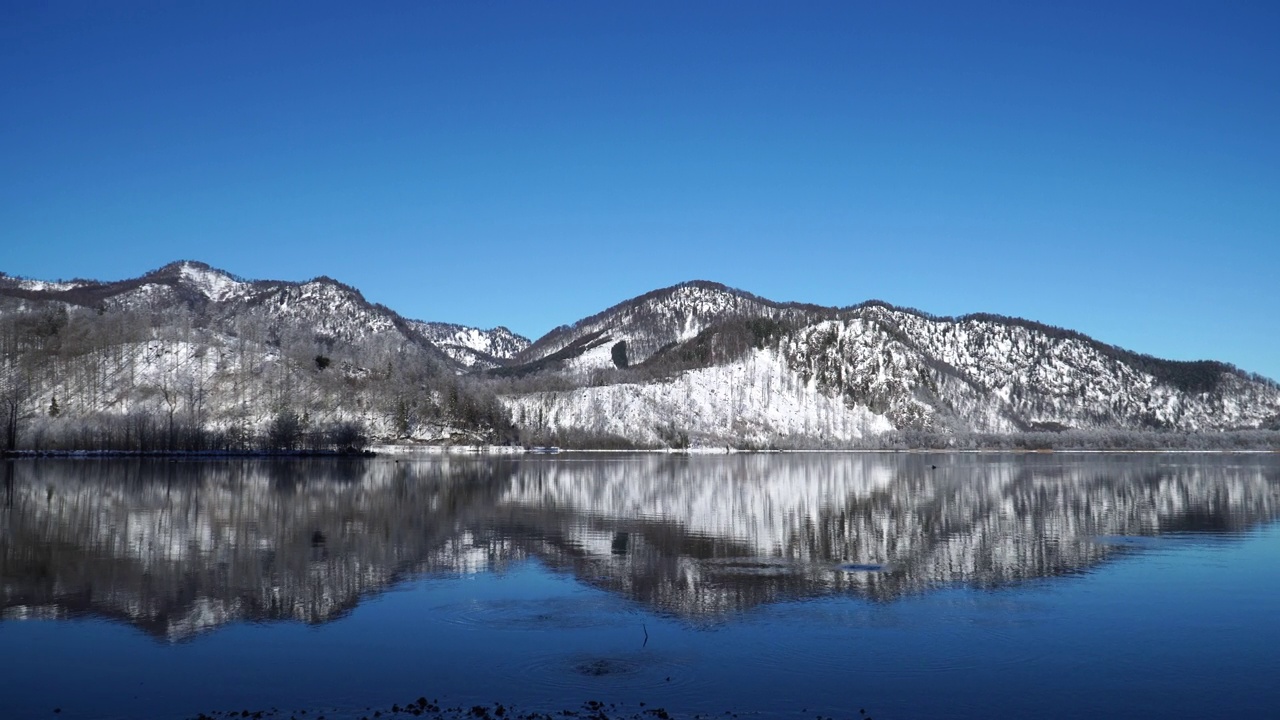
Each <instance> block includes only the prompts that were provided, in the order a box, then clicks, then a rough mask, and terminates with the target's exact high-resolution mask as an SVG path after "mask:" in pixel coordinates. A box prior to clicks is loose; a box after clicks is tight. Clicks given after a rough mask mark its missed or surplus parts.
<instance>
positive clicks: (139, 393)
mask: <svg viewBox="0 0 1280 720" xmlns="http://www.w3.org/2000/svg"><path fill="white" fill-rule="evenodd" d="M0 349H2V350H3V351H4V354H3V366H2V367H0V371H2V373H3V374H0V383H3V384H0V390H2V392H3V395H0V399H2V400H4V404H0V408H5V409H6V413H5V422H4V427H5V428H6V430H7V431H9V432H7V433H6V438H5V439H6V441H7V442H6V445H7V446H12V447H19V446H21V447H27V448H76V447H85V446H91V447H114V448H131V449H144V448H146V449H176V448H179V447H182V448H188V449H200V448H205V447H227V448H231V447H247V446H254V445H257V446H285V447H316V448H320V447H346V446H349V445H351V444H352V442H350V441H352V440H354V439H358V438H361V437H363V438H370V439H374V440H380V441H410V442H466V443H504V442H516V441H519V442H524V443H526V444H530V443H533V444H560V445H567V446H597V447H633V446H653V447H662V446H668V447H684V446H688V445H698V446H710V447H724V446H726V445H727V446H733V447H745V448H764V447H811V448H812V447H832V448H840V447H880V446H899V445H903V444H906V445H920V444H930V445H932V444H937V443H941V444H946V445H952V446H964V445H965V444H966V443H967V444H975V443H982V442H989V440H986V439H979V440H975V439H974V438H975V437H978V436H984V437H985V436H987V435H990V436H1007V435H1010V434H1021V435H1022V436H1024V437H1027V436H1026V433H1028V432H1039V433H1058V434H1059V437H1063V436H1062V435H1061V434H1062V433H1064V432H1068V431H1069V432H1075V433H1093V435H1087V436H1086V441H1084V442H1086V444H1087V443H1095V444H1106V443H1110V442H1112V439H1111V438H1109V437H1107V436H1106V435H1105V434H1106V433H1133V432H1139V431H1141V432H1163V433H1166V436H1168V435H1169V433H1168V432H1167V431H1175V432H1178V433H1190V432H1195V433H1203V432H1218V431H1227V430H1266V429H1272V430H1275V429H1280V386H1277V384H1276V383H1275V382H1273V381H1271V380H1268V379H1266V378H1263V377H1260V376H1257V375H1252V374H1249V373H1246V372H1243V371H1241V370H1238V369H1236V368H1234V367H1232V366H1230V365H1227V364H1224V363H1220V362H1214V361H1198V362H1181V361H1170V360H1161V359H1157V358H1153V357H1150V356H1146V355H1141V354H1138V353H1135V352H1131V351H1128V350H1125V349H1122V348H1117V347H1115V346H1111V345H1107V344H1105V343H1101V342H1098V341H1096V340H1093V339H1091V338H1089V337H1087V336H1085V335H1082V334H1080V333H1077V332H1073V331H1070V330H1064V329H1061V328H1055V327H1051V326H1046V325H1042V324H1039V323H1035V322H1031V321H1027V320H1022V319H1017V318H1008V317H1002V316H996V315H985V314H979V315H967V316H962V317H937V316H933V315H929V314H927V313H923V312H920V311H917V310H912V309H908V308H899V307H895V306H892V305H889V304H886V303H882V302H877V301H869V302H864V303H862V304H859V305H852V306H848V307H842V308H834V307H821V306H816V305H807V304H802V303H784V302H775V301H772V300H768V299H765V298H761V297H757V296H755V295H752V294H750V293H747V292H743V291H741V290H735V289H733V288H729V287H726V286H724V285H719V284H716V283H711V282H705V281H696V282H689V283H683V284H680V285H676V286H673V287H669V288H663V289H660V290H655V291H653V292H650V293H646V294H644V295H641V296H639V297H636V298H633V299H630V300H627V301H624V302H622V303H619V304H617V305H615V306H613V307H611V308H608V309H606V310H604V311H602V312H600V313H598V314H596V315H593V316H591V317H587V318H584V319H582V320H580V321H578V322H576V323H574V324H572V325H565V326H561V327H558V328H556V329H554V330H552V331H551V332H549V333H547V334H546V335H545V336H543V337H541V338H539V339H538V340H536V341H533V342H530V341H529V339H527V338H524V337H522V336H520V335H517V334H515V333H513V332H511V331H510V330H508V329H506V328H504V327H498V328H494V329H492V330H480V329H477V328H470V327H466V326H462V325H455V324H450V323H446V322H425V321H420V320H413V319H407V318H404V317H402V316H400V315H399V314H397V313H396V312H394V311H393V310H391V309H389V308H386V307H384V306H381V305H377V304H373V303H370V302H368V301H367V300H366V299H365V298H364V296H363V295H362V294H361V293H360V292H359V291H358V290H356V289H355V288H352V287H350V286H347V285H344V284H342V283H340V282H338V281H336V280H333V279H331V278H327V277H319V278H315V279H313V280H310V281H307V282H284V281H268V280H246V279H243V278H239V277H237V276H234V275H232V274H230V273H227V272H224V271H221V270H217V269H215V268H212V267H209V266H208V265H205V264H203V263H197V262H178V263H172V264H170V265H166V266H165V267H162V268H159V269H157V270H155V271H152V272H150V273H147V274H145V275H143V276H141V277H138V278H134V279H130V280H122V281H115V282H98V281H90V280H73V281H69V282H45V281H38V280H27V279H21V278H14V277H8V276H4V275H0ZM19 429H21V433H22V435H23V439H22V440H21V441H19V440H18V438H17V437H16V435H15V434H14V433H17V432H18V431H19ZM1268 437H1270V436H1268ZM1248 442H1251V443H1254V444H1256V442H1257V440H1256V439H1252V440H1249V441H1248ZM1263 443H1264V444H1265V443H1272V444H1274V438H1272V439H1267V438H1263Z"/></svg>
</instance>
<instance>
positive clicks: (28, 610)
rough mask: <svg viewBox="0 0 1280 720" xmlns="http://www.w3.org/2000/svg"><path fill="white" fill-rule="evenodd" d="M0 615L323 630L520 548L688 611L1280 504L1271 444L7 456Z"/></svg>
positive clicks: (1032, 574)
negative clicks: (1166, 449) (1045, 451)
mask: <svg viewBox="0 0 1280 720" xmlns="http://www.w3.org/2000/svg"><path fill="white" fill-rule="evenodd" d="M3 473H4V478H5V486H4V498H3V500H4V504H3V510H0V603H2V607H3V614H2V615H0V617H3V619H5V620H12V619H20V618H28V617H54V618H57V617H68V616H76V615H83V614H91V615H95V616H104V617H110V618H118V619H121V620H124V621H127V622H129V623H132V624H134V625H136V626H137V627H139V628H141V629H143V630H144V631H146V632H148V633H150V634H153V635H155V636H157V637H163V638H168V639H172V640H180V639H184V638H187V637H190V636H193V635H195V634H197V633H199V632H201V631H204V630H208V629H211V628H215V627H218V626H220V625H223V624H225V623H229V622H235V621H258V620H275V619H296V620H301V621H304V622H308V623H322V622H326V621H328V620H332V619H334V618H336V617H339V616H341V615H342V614H344V613H345V612H347V611H349V610H350V609H352V608H353V607H355V606H356V605H357V604H358V603H359V602H360V600H361V599H362V598H363V597H366V596H369V595H370V594H374V593H377V592H380V591H382V590H384V589H386V588H388V587H390V586H392V585H394V584H395V583H397V582H399V581H401V580H402V579H404V578H407V577H410V576H414V575H420V574H439V573H446V574H458V573H476V572H489V571H501V570H502V569H503V568H504V567H505V566H507V565H509V564H511V563H516V562H521V561H524V560H526V559H529V558H534V559H537V560H538V561H539V562H541V563H543V564H545V565H546V566H548V567H550V568H552V569H555V570H560V571H567V572H571V573H572V574H573V575H574V576H576V577H577V578H578V579H579V581H581V582H584V583H589V584H591V585H595V586H598V587H601V588H604V589H607V590H609V591H610V592H613V593H617V594H619V595H622V596H624V597H627V598H630V599H632V600H635V601H638V602H640V603H643V604H645V605H648V606H650V607H652V608H654V609H656V610H658V611H661V612H666V613H670V614H674V615H676V616H678V617H681V618H685V619H686V620H692V621H697V622H707V621H715V620H717V619H719V618H722V617H725V616H727V615H731V614H733V613H740V612H742V611H744V610H747V609H750V608H752V607H755V606H758V605H760V604H763V603H769V602H773V601H779V600H789V599H796V598H803V597H813V596H821V595H828V594H833V593H843V594H851V595H854V596H859V597H863V598H866V599H870V600H873V601H891V600H893V599H894V598H897V597H900V596H902V595H904V594H913V593H920V592H925V591H927V590H929V589H930V588H932V587H936V586H939V585H944V584H953V583H964V584H968V585H971V586H975V587H994V586H1000V585H1004V584H1008V583H1014V582H1019V581H1024V580H1029V579H1035V578H1044V577H1050V576H1056V575H1064V574H1071V573H1078V572H1083V571H1086V570H1088V569H1089V568H1090V567H1092V566H1094V565H1096V564H1098V563H1099V562H1102V561H1104V560H1106V559H1107V558H1108V557H1111V556H1115V555H1117V554H1120V553H1127V552H1135V551H1137V552H1141V551H1142V550H1143V549H1144V547H1147V546H1149V545H1150V542H1145V541H1141V540H1135V539H1136V538H1155V537H1157V536H1162V535H1168V534H1170V533H1201V532H1209V533H1215V534H1227V535H1229V534H1232V533H1238V532H1241V531H1244V530H1247V529H1249V528H1251V527H1254V526H1256V525H1258V524H1260V523H1263V522H1268V521H1271V520H1274V519H1276V517H1277V516H1280V458H1277V456H1275V455H1244V456H1204V455H1195V456H1191V455H1045V456H1038V455H1029V456H1024V455H1000V456H985V455H951V454H939V455H923V454H902V455H894V454H814V455H808V454H796V455H732V456H720V457H698V456H694V457H687V456H669V455H637V456H607V457H599V458H597V457H589V458H574V457H562V458H555V459H546V458H534V459H528V458H498V459H485V458H465V459H459V458H448V457H446V458H432V459H429V460H399V461H397V460H394V459H381V458H380V459H372V460H332V459H325V460H288V461H284V460H199V461H183V462H172V461H167V460H155V459H130V460H116V459H112V460H22V461H10V462H6V463H4V466H3Z"/></svg>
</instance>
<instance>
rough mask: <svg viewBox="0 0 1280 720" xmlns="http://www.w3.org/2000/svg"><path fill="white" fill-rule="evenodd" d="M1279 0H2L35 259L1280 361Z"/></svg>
mask: <svg viewBox="0 0 1280 720" xmlns="http://www.w3.org/2000/svg"><path fill="white" fill-rule="evenodd" d="M1278 245H1280V3H1277V2H1274V1H1273V0H1262V1H1259V2H1212V1H1210V0H1204V1H1203V2H1192V3H1185V2H1176V1H1173V0H1159V1H1156V2H1149V3H1144V2H1114V1H1110V0H1109V1H1106V2H1097V3H1090V2H1056V3H1049V2H1044V3H1040V2H1001V3H981V2H950V1H947V2H938V3H914V2H898V1H894V2H880V1H877V2H870V1H866V2H856V1H841V2H833V3H820V2H802V3H789V2H750V1H744V0H732V1H726V2H709V3H698V2H673V3H663V2H654V1H653V0H646V1H645V2H635V3H615V2H595V1H593V2H580V3H579V2H562V1H560V0H554V1H552V0H549V1H547V2H510V3H494V2H419V1H417V0H415V1H413V2H400V3H397V2H379V3H354V2H352V3H340V4H330V3H325V2H316V1H314V0H308V1H307V2H296V3H275V2H264V1H263V0H254V1H252V2H226V1H221V0H220V1H219V2H200V3H196V2H169V1H167V0H165V1H158V2H129V1H127V0H112V1H111V2H99V1H97V0H88V1H85V2H73V1H71V0H59V2H55V3H43V2H42V3H34V2H24V1H18V0H7V1H6V2H4V3H2V4H0V270H2V271H4V272H7V273H10V274H14V275H24V276H28V277H35V278H40V279H57V278H71V277H91V278H98V279H120V278H126V277H135V276H137V275H139V274H141V273H143V272H146V271H148V270H151V269H154V268H156V267H158V266H160V265H163V264H165V263H167V262H170V261H172V260H177V259H194V260H202V261H205V262H208V263H210V264H211V265H214V266H216V267H220V268H223V269H225V270H228V271H230V272H233V273H236V274H238V275H242V276H245V277H251V278H270V279H287V280H305V279H308V278H311V277H314V276H316V275H322V274H323V275H330V276H333V277H335V278H337V279H339V280H342V281H344V282H346V283H349V284H351V285H354V286H356V287H358V288H360V289H361V290H362V291H363V292H364V293H365V295H366V297H368V298H369V299H370V300H373V301H375V302H381V303H385V304H386V305H389V306H390V307H392V308H394V309H396V310H397V311H399V312H401V313H402V314H404V315H406V316H409V317H415V318H421V319H427V320H447V321H452V322H460V323H465V324H470V325H478V326H482V327H490V326H493V325H499V324H503V325H507V326H508V327H510V328H512V329H513V330H516V331H517V332H521V333H524V334H526V335H529V336H531V337H536V336H538V335H540V334H542V333H543V332H545V331H547V330H549V329H551V328H552V327H554V326H556V325H559V324H562V323H569V322H573V321H575V320H577V319H578V318H580V317H582V316H585V315H589V314H592V313H595V312H597V311H599V310H602V309H604V308H605V307H607V306H609V305H611V304H613V303H615V302H618V301H621V300H623V299H626V298H628V297H632V296H634V295H637V294H640V293H643V292H646V291H648V290H651V289H654V288H657V287H662V286H666V285H670V284H673V283H676V282H680V281H683V280H691V279H708V280H716V281H720V282H723V283H726V284H728V285H732V286H735V287H740V288H742V289H745V290H748V291H751V292H753V293H756V294H758V295H763V296H765V297H769V298H773V299H777V300H802V301H807V302H814V303H820V304H825V305H848V304H853V303H856V302H860V301H862V300H866V299H869V298H879V299H883V300H887V301H889V302H892V303H895V304H899V305H907V306H912V307H917V308H920V309H922V310H926V311H929V312H933V313H936V314H960V313H966V312H977V311H986V312H997V313H1003V314H1008V315H1017V316H1022V317H1027V318H1031V319H1034V320H1039V321H1041V322H1046V323H1050V324H1054V325H1060V326H1064V327H1070V328H1073V329H1077V330H1080V331H1082V332H1085V333H1088V334H1090V335H1092V336H1094V337H1096V338H1098V339H1100V340H1103V341H1106V342H1111V343H1115V344H1118V345H1121V346H1124V347H1128V348H1131V349H1134V350H1138V351H1140V352H1147V353H1151V354H1154V355H1159V356H1162V357H1171V358H1178V359H1197V358H1214V359H1221V360H1225V361H1228V362H1232V363H1234V364H1236V365H1239V366H1241V367H1243V368H1244V369H1246V370H1251V371H1256V372H1261V373H1263V374H1265V375H1268V376H1270V377H1272V378H1280V289H1278V288H1280V282H1277V275H1280V247H1278Z"/></svg>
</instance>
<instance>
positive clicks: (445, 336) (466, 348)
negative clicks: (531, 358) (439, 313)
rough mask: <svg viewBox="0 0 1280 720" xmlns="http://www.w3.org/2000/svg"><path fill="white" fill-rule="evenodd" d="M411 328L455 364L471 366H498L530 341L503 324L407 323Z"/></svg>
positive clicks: (516, 353)
mask: <svg viewBox="0 0 1280 720" xmlns="http://www.w3.org/2000/svg"><path fill="white" fill-rule="evenodd" d="M410 325H412V326H413V328H414V329H415V330H417V331H418V332H419V333H421V334H422V336H423V337H425V338H426V339H427V340H429V341H430V342H431V343H432V344H434V345H435V346H436V347H438V348H440V349H441V350H443V351H445V353H447V354H448V355H449V357H451V358H453V359H454V360H455V361H457V362H458V363H460V364H462V365H464V366H466V367H468V368H475V369H490V368H495V367H498V366H499V365H502V364H503V363H505V362H507V361H509V360H511V359H512V358H514V357H515V356H516V355H518V354H520V353H521V352H522V351H523V350H524V349H525V348H527V347H529V344H530V343H531V342H532V341H531V340H529V338H527V337H525V336H523V335H518V334H516V333H513V332H511V331H510V330H508V329H507V328H505V327H501V326H499V327H496V328H492V329H489V330H481V329H479V328H473V327H467V326H466V325H455V324H453V323H443V322H421V321H418V320H414V321H411V322H410Z"/></svg>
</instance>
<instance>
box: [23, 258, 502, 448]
mask: <svg viewBox="0 0 1280 720" xmlns="http://www.w3.org/2000/svg"><path fill="white" fill-rule="evenodd" d="M421 326H422V324H421V323H418V322H415V321H410V320H407V319H405V318H403V317H401V316H400V315H398V314H397V313H395V312H394V311H392V310H390V309H389V308H386V307H384V306H381V305H377V304H373V303H370V302H368V301H367V300H366V299H365V298H364V296H363V295H362V294H361V293H360V292H359V291H358V290H356V289H355V288H352V287H350V286H347V285H344V284H342V283H340V282H338V281H336V280H333V279H331V278H327V277H319V278H315V279H313V280H309V281H307V282H284V281H262V280H245V279H242V278H238V277H236V276H234V275H231V274H229V273H226V272H223V271H221V270H217V269H214V268H211V267H209V266H208V265H205V264H203V263H197V262H177V263H172V264H170V265H166V266H164V267H162V268H159V269H157V270H154V271H152V272H150V273H147V274H146V275H143V276H141V277H139V278H134V279H130V280H123V281H116V282H96V281H84V280H76V281H72V282H69V283H44V282H38V281H29V280H22V279H17V278H10V277H4V278H0V349H3V350H4V356H3V357H4V366H3V376H2V378H3V382H4V385H3V388H4V392H5V396H4V397H7V398H8V399H9V400H8V406H9V407H10V409H11V410H12V411H13V412H11V413H9V415H10V417H11V419H15V420H16V419H17V416H25V418H26V419H27V420H28V422H27V423H26V425H27V428H26V429H27V434H26V439H25V440H24V441H23V443H22V444H23V445H24V446H26V447H46V448H50V447H52V448H58V447H79V446H83V445H85V444H89V445H91V446H94V447H111V448H117V449H177V448H183V449H214V448H237V447H246V446H250V445H254V444H269V445H273V446H284V447H287V448H296V447H317V448H319V447H325V446H335V445H338V446H346V445H350V444H352V442H351V441H354V440H356V439H358V437H357V436H365V437H367V436H370V435H371V436H373V437H377V438H411V439H412V438H416V439H421V440H438V439H441V438H455V437H456V438H461V439H466V440H468V441H470V442H503V441H507V440H510V439H512V438H513V437H514V435H513V428H511V427H510V423H509V421H508V420H507V416H506V413H505V412H504V411H503V410H502V408H501V407H500V406H499V405H498V404H497V401H496V399H495V398H494V397H493V396H492V394H491V393H487V392H485V391H484V390H483V389H482V388H480V387H478V386H477V385H476V384H475V383H473V382H471V381H470V380H468V379H467V378H462V377H460V376H459V374H460V373H461V372H462V371H463V370H464V367H463V366H462V365H460V364H458V363H457V362H456V361H454V360H453V359H452V358H450V357H449V355H448V354H447V352H446V351H445V350H444V349H443V348H441V347H439V346H437V345H436V344H434V343H433V342H432V341H431V340H430V339H428V338H427V336H426V335H424V334H423V331H422V329H421ZM55 408H56V410H55ZM55 414H56V417H55ZM14 424H15V423H14V422H9V423H8V426H9V427H10V428H12V427H13V426H14ZM13 444H16V443H13Z"/></svg>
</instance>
